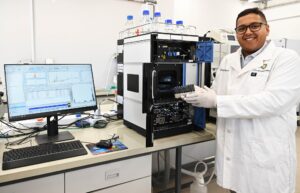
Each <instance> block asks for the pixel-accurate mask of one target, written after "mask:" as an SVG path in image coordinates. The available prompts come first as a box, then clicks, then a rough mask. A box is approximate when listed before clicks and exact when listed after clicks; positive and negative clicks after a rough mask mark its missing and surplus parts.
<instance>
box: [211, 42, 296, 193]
mask: <svg viewBox="0 0 300 193" xmlns="http://www.w3.org/2000/svg"><path fill="white" fill-rule="evenodd" d="M240 54H241V49H239V50H238V51H237V52H235V53H233V54H230V55H228V56H226V57H225V58H224V60H223V61H222V63H221V65H220V67H219V69H218V72H217V76H216V79H215V81H214V83H213V85H212V88H213V89H214V90H215V91H216V93H217V95H218V96H217V116H218V120H217V152H216V174H217V183H218V184H219V185H221V186H223V187H224V188H228V189H231V190H234V191H236V192H237V193H293V192H294V191H295V188H294V187H295V178H296V143H295V131H296V129H297V126H296V120H297V117H296V106H297V104H299V101H300V59H299V56H298V55H297V54H296V52H294V51H292V50H288V49H283V48H279V47H276V46H275V44H274V43H273V42H270V43H269V45H268V46H267V47H266V48H265V49H264V50H263V52H262V53H260V54H259V55H258V56H256V57H255V58H254V59H253V60H252V61H251V62H250V63H248V64H247V65H246V66H245V67H244V68H243V69H241V64H240Z"/></svg>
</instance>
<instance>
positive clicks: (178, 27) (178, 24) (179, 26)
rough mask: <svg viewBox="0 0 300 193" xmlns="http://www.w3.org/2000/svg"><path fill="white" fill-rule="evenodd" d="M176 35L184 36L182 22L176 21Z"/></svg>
mask: <svg viewBox="0 0 300 193" xmlns="http://www.w3.org/2000/svg"><path fill="white" fill-rule="evenodd" d="M176 33H178V34H185V27H184V25H183V21H182V20H178V21H176Z"/></svg>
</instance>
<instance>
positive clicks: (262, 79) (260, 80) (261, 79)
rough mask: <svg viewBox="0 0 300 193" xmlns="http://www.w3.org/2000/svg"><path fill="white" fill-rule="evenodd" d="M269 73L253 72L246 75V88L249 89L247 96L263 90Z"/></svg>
mask: <svg viewBox="0 0 300 193" xmlns="http://www.w3.org/2000/svg"><path fill="white" fill-rule="evenodd" d="M268 76H269V71H267V70H265V71H258V70H253V71H250V72H249V74H248V81H247V86H249V87H251V89H249V90H248V91H249V92H251V93H249V94H255V93H257V92H259V91H262V90H264V88H265V86H266V84H267V81H268Z"/></svg>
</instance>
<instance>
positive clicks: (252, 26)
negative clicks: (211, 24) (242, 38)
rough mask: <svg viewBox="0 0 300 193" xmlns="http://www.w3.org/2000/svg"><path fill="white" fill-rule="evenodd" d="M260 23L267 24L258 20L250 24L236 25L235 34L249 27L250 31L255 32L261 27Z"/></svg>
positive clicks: (243, 31)
mask: <svg viewBox="0 0 300 193" xmlns="http://www.w3.org/2000/svg"><path fill="white" fill-rule="evenodd" d="M262 25H267V24H265V23H260V22H255V23H251V24H250V25H241V26H239V27H236V28H235V31H236V33H237V34H243V33H245V32H246V31H247V29H248V28H249V29H250V31H252V32H256V31H259V30H260V29H261V26H262Z"/></svg>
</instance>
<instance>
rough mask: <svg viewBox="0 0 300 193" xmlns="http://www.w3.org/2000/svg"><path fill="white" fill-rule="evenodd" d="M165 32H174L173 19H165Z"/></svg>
mask: <svg viewBox="0 0 300 193" xmlns="http://www.w3.org/2000/svg"><path fill="white" fill-rule="evenodd" d="M165 32H166V33H173V32H174V29H173V24H172V19H166V20H165Z"/></svg>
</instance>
